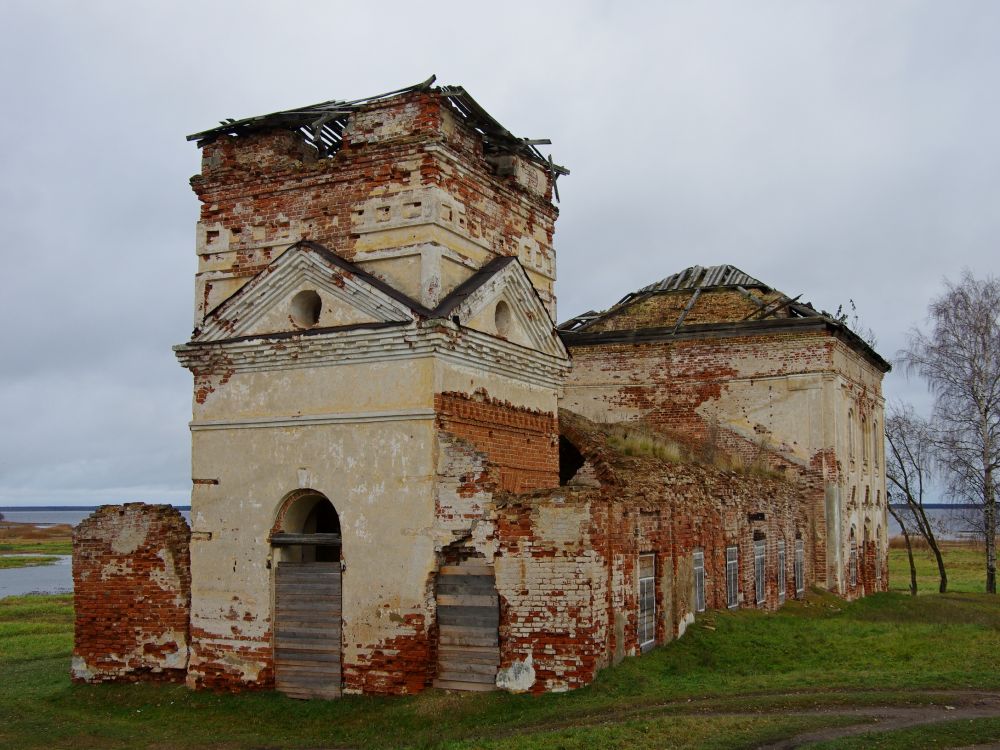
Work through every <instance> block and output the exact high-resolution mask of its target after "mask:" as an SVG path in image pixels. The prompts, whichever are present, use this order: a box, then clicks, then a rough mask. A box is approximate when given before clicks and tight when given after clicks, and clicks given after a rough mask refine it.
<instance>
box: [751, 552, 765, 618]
mask: <svg viewBox="0 0 1000 750" xmlns="http://www.w3.org/2000/svg"><path fill="white" fill-rule="evenodd" d="M766 545H767V542H766V541H764V540H763V539H757V540H756V541H754V543H753V575H754V589H755V592H756V594H757V604H763V603H764V599H765V596H766V593H767V579H766V578H765V567H766V566H765V564H764V561H765V559H766V557H765V555H766Z"/></svg>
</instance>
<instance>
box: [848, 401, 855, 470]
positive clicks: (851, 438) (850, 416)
mask: <svg viewBox="0 0 1000 750" xmlns="http://www.w3.org/2000/svg"><path fill="white" fill-rule="evenodd" d="M847 455H848V458H850V459H851V460H852V461H853V460H854V409H848V410H847Z"/></svg>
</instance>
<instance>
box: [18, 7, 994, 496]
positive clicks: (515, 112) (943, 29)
mask: <svg viewBox="0 0 1000 750" xmlns="http://www.w3.org/2000/svg"><path fill="white" fill-rule="evenodd" d="M480 8H481V9H482V10H480ZM3 10H4V12H3V23H2V26H0V71H2V79H0V80H2V86H3V89H2V95H3V97H2V107H3V115H4V116H3V117H2V118H0V144H2V145H0V218H2V222H3V227H4V230H5V232H4V235H5V241H4V242H3V245H2V248H3V249H2V253H3V261H4V268H3V272H2V278H3V284H2V287H0V290H2V294H0V313H2V315H3V320H4V321H5V325H4V326H3V327H2V330H0V344H2V351H3V355H2V359H0V414H2V425H3V426H2V429H0V505H18V504H25V505H30V504H49V503H53V504H55V503H58V504H68V503H80V504H92V503H104V502H122V501H130V500H145V501H151V502H155V501H160V502H162V501H170V502H175V503H186V502H187V500H188V493H189V489H190V466H189V445H190V440H189V434H188V430H187V422H188V420H189V419H190V413H191V409H190V392H191V376H190V374H189V373H188V372H187V371H186V370H184V369H182V368H181V367H180V366H179V365H178V364H177V362H176V360H175V359H174V357H173V353H172V352H171V345H173V344H176V343H180V342H183V341H185V340H186V339H187V337H188V334H189V333H190V330H191V323H192V320H191V319H192V295H193V281H194V279H193V274H194V271H195V253H194V224H195V221H196V218H197V213H198V204H197V201H196V199H195V196H194V194H193V193H192V192H191V190H190V188H189V186H188V184H187V181H188V178H189V177H190V176H191V175H193V174H194V173H195V172H197V171H198V169H199V163H198V158H199V154H198V149H197V148H196V147H195V146H194V145H193V144H190V143H187V142H186V141H185V140H184V136H185V135H187V134H188V133H192V132H195V131H199V130H203V129H205V128H208V127H211V126H212V125H214V124H215V123H216V121H217V120H219V119H221V118H225V117H237V118H238V117H244V116H249V115H255V114H261V113H264V112H270V111H274V110H277V109H286V108H290V107H293V106H296V105H302V104H308V103H313V102H316V101H322V100H326V99H332V98H343V99H350V98H356V97H361V96H366V95H370V94H374V93H378V92H382V91H387V90H390V89H394V88H398V87H400V86H405V85H408V84H411V83H415V82H417V81H420V80H423V79H424V78H426V77H427V76H429V75H430V74H431V73H436V74H437V75H438V81H439V83H447V84H461V85H463V86H465V87H466V88H467V89H468V90H469V91H470V93H471V94H472V95H473V96H474V97H476V99H477V100H478V101H479V102H480V103H481V104H482V105H483V106H484V107H486V109H487V110H488V111H490V113H491V114H493V115H494V116H495V117H496V118H497V119H498V120H500V121H501V122H502V123H503V124H504V125H506V126H507V127H508V128H509V129H510V130H512V131H513V132H514V133H515V134H517V135H521V136H526V137H534V138H538V137H548V138H551V139H552V141H553V145H552V147H551V151H552V153H553V154H554V156H555V159H556V161H557V162H559V163H562V164H565V165H567V166H568V167H569V168H570V169H571V170H572V174H571V175H570V176H569V177H567V178H564V179H563V180H561V181H560V192H561V195H562V203H561V204H560V210H561V212H562V213H561V217H560V219H559V222H558V224H557V232H556V249H557V252H558V264H559V269H558V273H559V282H558V287H557V293H558V295H559V317H560V319H561V320H565V319H567V318H569V317H571V316H573V315H575V314H577V313H580V312H583V311H585V310H588V309H591V308H598V309H600V308H605V307H607V306H609V305H611V304H613V303H614V302H615V301H617V300H618V299H619V298H620V297H621V296H622V295H624V294H625V293H627V292H629V291H632V290H634V289H636V288H638V287H641V286H644V285H646V284H648V283H650V282H653V281H656V280H658V279H660V278H662V277H664V276H667V275H669V274H671V273H674V272H675V271H678V270H680V269H682V268H685V267H687V266H690V265H694V264H699V265H712V264H719V263H732V264H734V265H736V266H738V267H739V268H741V269H743V270H744V271H746V272H747V273H749V274H751V275H753V276H756V277H757V278H759V279H761V280H763V281H765V282H767V283H769V284H771V285H773V286H775V287H777V288H779V289H781V290H783V291H785V292H786V293H788V294H790V295H792V296H794V295H797V294H802V295H803V297H802V299H803V300H808V301H811V302H812V303H813V304H814V305H816V306H817V307H820V308H825V309H827V310H831V311H832V310H834V309H836V307H837V306H838V305H839V304H846V303H847V300H848V299H853V300H854V301H855V303H856V305H857V308H858V311H859V313H860V315H861V318H862V322H863V324H864V325H866V326H870V327H871V328H873V329H874V330H875V332H876V334H877V336H878V340H879V350H880V351H881V353H882V354H883V355H884V356H886V357H887V358H891V357H893V356H894V355H895V352H896V350H897V349H898V348H899V347H900V346H901V345H902V344H903V342H904V340H905V333H906V331H907V329H908V328H910V327H911V326H913V325H915V324H919V323H921V322H922V320H923V317H924V313H925V310H926V306H927V302H928V300H929V299H930V298H931V297H932V296H933V295H935V294H937V293H939V292H940V290H941V288H942V286H941V279H942V278H943V277H944V276H946V275H947V276H949V277H951V278H956V277H957V276H958V274H959V273H960V269H961V268H962V267H963V266H967V267H969V268H970V269H972V271H973V272H974V273H975V274H977V275H980V276H982V275H985V274H986V273H994V274H995V273H997V256H998V253H997V250H998V244H1000V243H998V238H1000V3H998V2H992V1H991V0H981V1H979V2H972V1H964V2H963V1H962V0H949V1H948V2H890V1H888V0H880V2H878V3H873V2H870V0H858V1H857V2H846V1H845V2H840V1H837V2H834V1H833V0H829V1H828V2H808V1H806V0H785V1H784V2H763V1H761V0H755V1H754V2H744V1H742V0H741V1H740V2H731V3H729V2H707V1H699V2H660V3H648V4H630V3H624V2H603V3H599V2H592V3H585V2H568V3H545V2H533V3H524V4H521V3H517V2H506V3H500V4H496V3H493V4H485V3H483V4H480V3H475V2H468V1H467V2H461V3H438V4H435V3H411V2H408V3H395V2H385V1H383V2H378V3H367V4H366V3H359V2H350V3H348V2H336V1H335V0H329V1H327V2H313V3H310V2H287V1H286V2H280V3H279V2H276V1H274V0H271V1H270V2H266V3H261V2H247V0H242V1H241V2H212V1H211V0H202V1H201V2H197V3H192V2H176V1H172V2H166V1H164V2H159V3H151V2H137V1H136V0H129V1H128V2H125V1H122V2H97V1H96V0H87V1H86V2H45V1H44V0H30V2H19V1H16V0H14V1H12V0H5V2H4V3H3ZM546 151H548V148H546ZM885 391H886V395H887V397H889V398H907V399H910V400H913V401H915V402H917V403H919V404H922V405H926V403H927V399H926V396H925V394H924V390H923V387H922V385H921V384H919V383H917V382H909V383H908V382H907V381H906V379H905V377H904V376H902V375H901V374H892V375H890V376H889V377H888V378H887V379H886V383H885Z"/></svg>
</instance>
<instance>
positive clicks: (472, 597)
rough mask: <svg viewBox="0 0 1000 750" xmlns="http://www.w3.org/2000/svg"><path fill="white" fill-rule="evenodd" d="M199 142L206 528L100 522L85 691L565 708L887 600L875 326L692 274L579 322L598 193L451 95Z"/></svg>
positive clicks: (88, 567) (128, 516)
mask: <svg viewBox="0 0 1000 750" xmlns="http://www.w3.org/2000/svg"><path fill="white" fill-rule="evenodd" d="M191 139H193V140H196V141H197V144H198V146H199V147H200V148H201V150H202V167H201V173H200V174H198V175H196V176H195V177H194V178H192V181H191V184H192V187H193V188H194V191H195V193H196V194H197V196H198V199H199V200H200V201H201V216H200V220H199V222H198V225H197V239H196V252H197V257H198V271H197V275H196V279H195V311H194V332H193V334H192V335H191V338H190V340H189V341H188V342H187V343H185V344H183V345H180V346H177V347H176V353H177V357H178V359H179V360H180V362H181V364H182V365H183V366H184V367H186V368H187V369H189V370H190V371H191V373H192V374H193V377H194V398H193V419H192V421H191V423H190V428H191V437H192V454H191V455H192V482H193V486H192V495H191V520H190V526H188V524H187V523H186V522H185V520H184V519H183V518H182V517H181V515H180V514H179V513H178V512H177V511H176V510H174V509H173V508H171V507H169V506H145V505H141V504H127V505H123V506H105V507H103V508H101V509H100V510H99V511H97V512H96V513H95V514H94V515H92V516H91V517H90V518H88V519H87V520H86V521H84V522H83V523H82V524H81V525H80V527H78V529H77V531H76V537H75V543H74V561H73V563H74V578H75V597H76V618H77V619H76V642H75V649H74V658H73V675H74V678H75V679H77V680H80V681H107V680H138V679H164V680H180V681H186V682H187V684H188V685H190V686H191V687H195V688H213V689H232V690H240V689H250V688H277V689H278V690H282V691H284V692H285V693H287V694H289V695H292V696H297V697H321V698H332V697H337V696H339V695H340V694H341V693H342V692H347V693H380V694H406V693H415V692H419V691H421V690H423V689H425V688H429V687H433V686H437V687H443V688H450V689H467V690H480V689H497V688H500V689H508V690H513V691H532V692H543V691H559V690H566V689H570V688H575V687H579V686H582V685H586V684H587V683H589V682H590V681H592V680H593V679H594V676H595V674H596V672H597V671H598V670H599V669H601V668H602V667H605V666H608V665H611V664H614V663H617V662H618V661H620V660H621V659H622V658H624V657H626V656H631V655H639V654H641V653H642V652H643V651H645V650H647V649H648V648H651V647H653V646H655V645H658V644H663V643H666V642H667V641H670V640H671V639H673V638H676V637H679V636H681V635H682V634H683V633H684V630H685V628H686V627H687V626H688V625H689V624H690V623H691V622H693V621H694V619H695V617H696V616H697V613H699V612H701V611H704V610H705V609H711V608H717V609H721V608H726V607H730V608H735V607H757V608H762V609H768V610H770V609H775V608H778V607H780V606H782V604H783V603H784V602H785V601H787V600H788V599H791V598H795V597H799V596H802V595H803V593H804V592H805V591H806V590H807V588H808V587H810V586H814V585H815V586H820V587H823V588H825V589H828V590H830V591H834V592H837V593H838V594H840V595H841V596H844V597H847V598H853V597H857V596H862V595H865V594H868V593H871V592H874V591H880V590H884V589H885V588H886V586H887V569H886V554H885V553H886V545H887V542H886V517H885V512H886V507H885V506H886V492H885V477H884V474H883V469H882V466H883V455H882V440H881V434H882V429H881V425H880V423H881V421H882V407H883V402H882V395H881V380H882V377H883V375H884V373H885V372H886V371H887V370H888V367H889V366H888V364H887V363H886V362H885V361H884V360H883V359H882V358H881V357H880V356H879V355H878V354H877V353H876V352H875V351H873V350H872V349H871V347H869V346H868V345H867V344H866V343H865V342H864V341H862V340H861V339H860V338H858V337H857V336H856V335H855V334H854V333H852V332H851V331H850V330H849V329H848V328H847V327H846V326H845V325H844V324H843V322H842V321H840V320H837V319H835V318H833V317H831V316H829V315H827V314H825V313H822V312H819V311H817V310H815V309H814V308H812V307H811V306H810V305H808V304H805V303H802V302H800V301H799V298H790V297H788V296H787V295H785V294H783V293H782V292H780V291H778V290H776V289H773V288H772V287H770V286H769V285H767V284H766V283H764V282H762V281H759V280H757V279H756V278H754V277H752V276H750V275H748V274H747V273H745V272H743V271H741V270H739V269H736V268H734V267H732V266H715V267H708V268H702V267H699V266H693V267H690V268H687V269H684V270H680V271H678V269H677V268H666V269H662V266H663V265H664V264H667V263H670V262H672V261H671V260H670V258H671V257H672V255H671V253H669V252H666V251H665V252H663V253H662V254H661V255H660V256H659V257H658V259H657V260H656V262H655V263H652V262H651V263H650V265H651V266H653V267H659V268H661V269H662V270H661V271H660V273H664V272H671V271H678V272H677V273H674V274H673V275H669V276H666V277H665V278H662V279H660V280H657V279H655V278H653V279H650V281H651V282H653V283H651V284H650V285H649V286H647V287H645V288H643V289H640V290H638V291H636V292H633V293H630V294H628V295H626V296H625V297H624V298H623V299H622V300H621V301H620V302H618V303H617V304H616V305H614V306H612V307H611V308H609V309H608V310H605V311H603V312H589V313H586V314H585V315H581V316H578V317H576V318H574V319H572V320H570V321H568V322H566V323H564V324H562V325H561V326H557V325H556V321H557V317H556V298H555V295H554V292H553V284H554V282H555V278H556V256H555V249H554V244H553V234H554V229H555V221H556V216H557V210H556V207H555V205H554V203H553V198H554V195H555V194H556V181H557V179H558V178H559V177H560V176H561V175H566V174H568V170H566V169H565V168H563V167H561V166H559V165H558V164H556V163H554V162H553V161H552V159H551V158H546V157H545V156H543V155H542V153H541V152H540V151H539V150H538V148H537V147H538V145H540V144H541V143H543V142H542V141H532V140H528V139H524V138H518V137H515V136H514V135H512V134H511V133H510V132H509V131H507V130H506V129H505V128H504V127H502V126H501V125H500V124H499V123H498V122H497V121H496V120H494V119H493V118H492V117H491V116H490V115H489V114H487V113H486V111H485V110H484V109H483V108H482V107H480V106H479V104H477V102H476V101H475V100H474V99H473V98H472V97H471V96H469V94H468V93H467V92H466V91H465V90H464V89H462V88H459V87H450V86H440V87H437V86H434V85H433V79H432V80H431V81H428V82H425V83H423V84H420V85H418V86H413V87H410V88H407V89H403V90H400V91H395V92H392V93H390V94H385V95H380V96H376V97H371V98H367V99H363V100H357V101H350V102H347V101H332V102H325V103H322V104H317V105H312V106H308V107H302V108H298V109H294V110H288V111H285V112H277V113H273V114H269V115H264V116H259V117H252V118H248V119H244V120H238V121H236V120H227V121H225V122H224V123H223V124H222V125H220V126H219V127H216V128H214V129H212V130H208V131H205V132H202V133H198V134H197V135H194V136H191ZM660 273H658V274H657V275H660Z"/></svg>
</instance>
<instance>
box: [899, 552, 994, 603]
mask: <svg viewBox="0 0 1000 750" xmlns="http://www.w3.org/2000/svg"><path fill="white" fill-rule="evenodd" d="M942 552H943V553H944V561H945V571H946V572H947V574H948V591H954V592H962V591H965V592H970V593H979V592H982V591H985V590H986V553H985V552H984V551H983V548H982V547H979V546H977V545H971V544H958V543H955V542H943V543H942ZM913 562H914V564H915V565H916V568H917V591H918V592H919V593H921V594H924V593H937V590H938V583H939V578H938V567H937V561H936V560H935V559H934V555H933V553H932V552H931V551H930V549H914V550H913ZM889 586H890V588H891V589H892V590H893V591H909V590H910V563H909V561H908V560H907V558H906V550H905V549H890V550H889Z"/></svg>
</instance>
